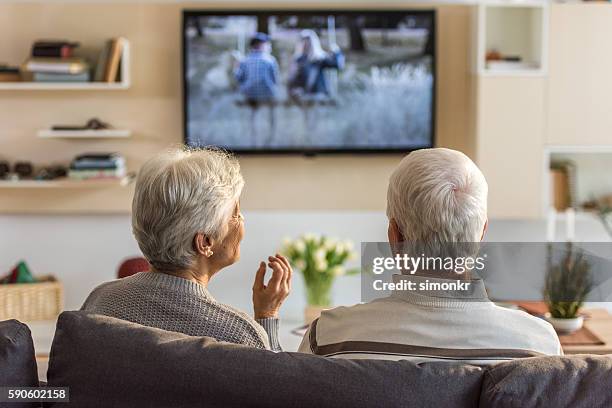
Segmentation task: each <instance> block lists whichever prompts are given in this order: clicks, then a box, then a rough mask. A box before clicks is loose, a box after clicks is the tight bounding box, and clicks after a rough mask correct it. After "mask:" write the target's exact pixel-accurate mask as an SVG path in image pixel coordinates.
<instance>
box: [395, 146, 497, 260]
mask: <svg viewBox="0 0 612 408" xmlns="http://www.w3.org/2000/svg"><path fill="white" fill-rule="evenodd" d="M487 193H488V186H487V182H486V180H485V178H484V175H483V174H482V172H481V171H480V169H478V167H477V166H476V165H475V164H474V162H472V160H470V159H469V158H468V157H467V156H466V155H465V154H463V153H461V152H458V151H456V150H451V149H443V148H437V149H424V150H418V151H415V152H412V153H410V154H409V155H408V156H406V157H405V158H404V159H403V160H402V161H401V162H400V164H399V166H398V167H397V168H396V169H395V171H394V172H393V174H392V175H391V179H390V180H389V189H388V191H387V216H388V217H389V218H390V219H393V220H395V222H396V223H397V225H398V227H399V229H400V232H401V233H402V235H403V236H404V239H405V241H409V242H420V243H422V244H423V245H425V247H427V248H430V249H432V250H435V249H433V248H440V246H441V245H442V246H443V245H444V244H447V243H452V242H457V243H463V242H478V241H480V238H481V234H482V231H483V228H484V225H485V222H486V221H487ZM432 255H433V254H432Z"/></svg>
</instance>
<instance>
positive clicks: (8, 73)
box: [0, 65, 21, 82]
mask: <svg viewBox="0 0 612 408" xmlns="http://www.w3.org/2000/svg"><path fill="white" fill-rule="evenodd" d="M18 81H21V74H20V72H19V68H17V67H9V66H7V65H0V82H18Z"/></svg>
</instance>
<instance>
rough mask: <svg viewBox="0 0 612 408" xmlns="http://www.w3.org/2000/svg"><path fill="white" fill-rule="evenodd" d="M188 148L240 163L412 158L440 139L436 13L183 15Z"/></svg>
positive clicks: (268, 12) (206, 12)
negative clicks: (266, 158)
mask: <svg viewBox="0 0 612 408" xmlns="http://www.w3.org/2000/svg"><path fill="white" fill-rule="evenodd" d="M182 31H183V33H182V35H183V83H184V136H185V142H186V144H187V145H189V146H192V147H202V146H219V147H222V148H225V149H227V150H230V151H233V152H236V153H274V152H278V153H281V152H282V153H287V152H295V153H306V154H308V153H324V152H399V151H401V152H406V151H410V150H415V149H419V148H425V147H431V146H433V144H434V135H435V109H434V106H435V88H436V82H435V81H436V78H435V72H436V70H435V64H436V59H435V55H436V54H435V31H436V30H435V12H434V11H431V10H418V11H416V10H415V11H411V10H396V11H384V12H374V11H329V10H328V11H312V10H308V11H286V10H283V11H270V10H266V11H237V10H234V11H194V10H186V11H184V12H183V25H182Z"/></svg>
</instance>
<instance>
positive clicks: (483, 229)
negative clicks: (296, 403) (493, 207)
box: [480, 218, 489, 241]
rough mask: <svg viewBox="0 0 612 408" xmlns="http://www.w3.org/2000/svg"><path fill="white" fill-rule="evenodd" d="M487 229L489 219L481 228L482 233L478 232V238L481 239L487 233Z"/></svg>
mask: <svg viewBox="0 0 612 408" xmlns="http://www.w3.org/2000/svg"><path fill="white" fill-rule="evenodd" d="M487 229H489V219H488V218H487V220H486V221H485V224H484V227H483V228H482V234H480V240H481V241H482V240H483V239H484V237H485V234H486V233H487Z"/></svg>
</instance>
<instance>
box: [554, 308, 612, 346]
mask: <svg viewBox="0 0 612 408" xmlns="http://www.w3.org/2000/svg"><path fill="white" fill-rule="evenodd" d="M585 312H587V313H588V314H589V316H590V318H589V319H587V320H585V322H584V325H585V326H586V327H587V328H588V329H589V330H591V332H593V334H595V335H596V336H597V337H599V338H600V339H601V340H603V341H604V343H605V344H603V345H593V346H588V345H587V346H579V345H571V346H563V352H564V353H565V354H612V315H611V314H610V313H608V311H607V310H605V309H588V310H586V311H585Z"/></svg>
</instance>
